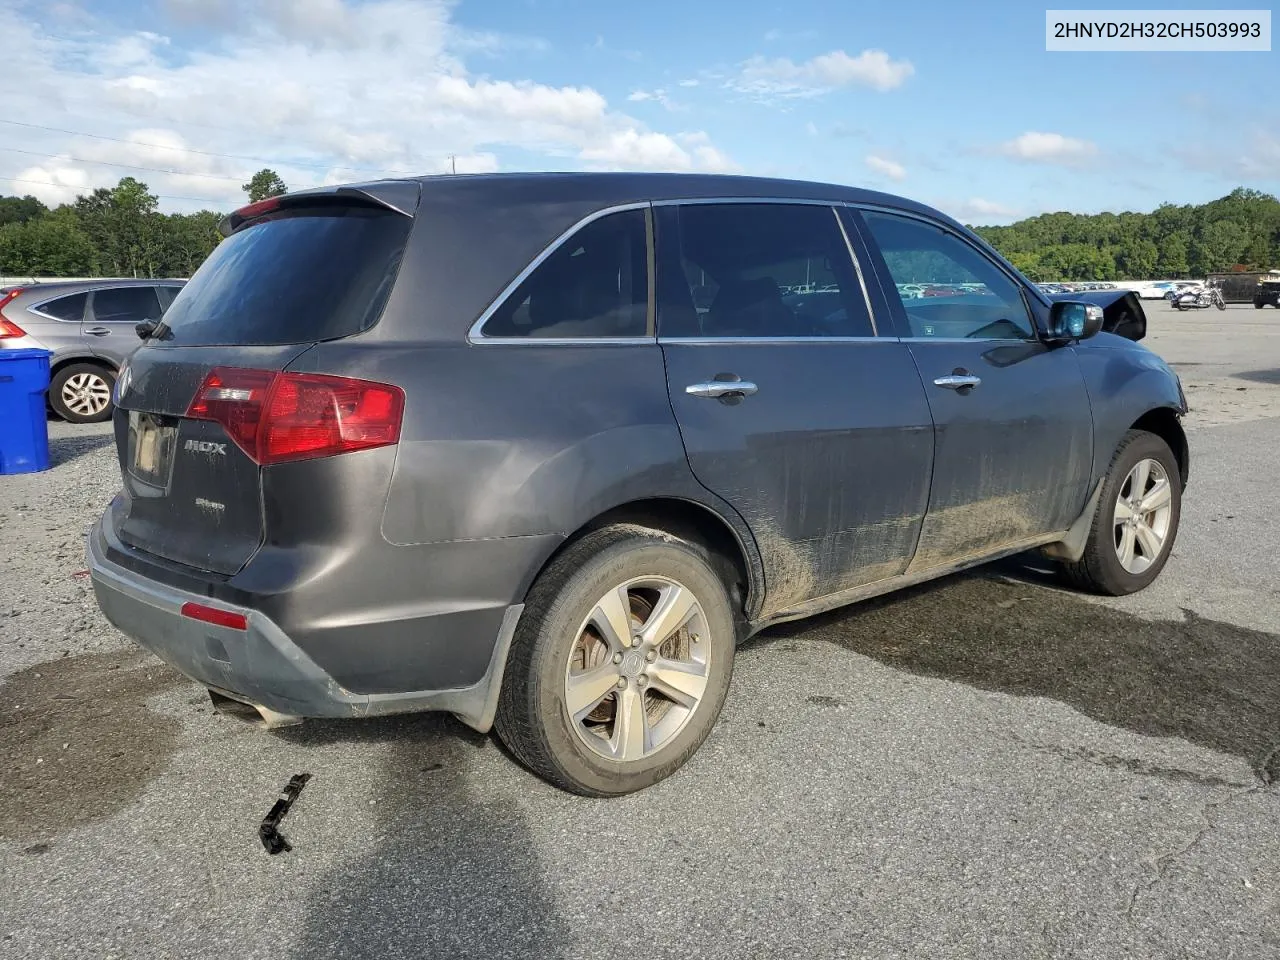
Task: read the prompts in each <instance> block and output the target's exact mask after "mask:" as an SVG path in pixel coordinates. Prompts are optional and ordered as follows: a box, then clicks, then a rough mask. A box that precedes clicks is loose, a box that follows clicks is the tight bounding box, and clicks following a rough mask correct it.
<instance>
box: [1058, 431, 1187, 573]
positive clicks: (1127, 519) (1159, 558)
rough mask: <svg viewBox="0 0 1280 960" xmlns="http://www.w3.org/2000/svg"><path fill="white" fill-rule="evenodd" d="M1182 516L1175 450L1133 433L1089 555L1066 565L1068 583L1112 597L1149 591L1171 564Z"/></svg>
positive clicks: (1109, 479)
mask: <svg viewBox="0 0 1280 960" xmlns="http://www.w3.org/2000/svg"><path fill="white" fill-rule="evenodd" d="M1144 467H1145V470H1144ZM1139 486H1140V487H1141V488H1142V489H1138V488H1139ZM1181 514H1182V475H1181V472H1180V471H1179V468H1178V461H1177V458H1176V457H1174V455H1173V451H1172V450H1170V449H1169V445H1168V444H1167V443H1165V442H1164V440H1163V439H1161V438H1160V437H1158V436H1156V435H1155V434H1154V433H1147V432H1146V431H1144V430H1130V431H1129V432H1128V433H1126V434H1125V436H1124V439H1123V440H1121V441H1120V446H1119V448H1118V449H1117V450H1116V452H1115V456H1114V457H1112V459H1111V466H1110V468H1109V469H1108V470H1107V476H1106V479H1105V480H1104V481H1103V484H1102V495H1101V497H1100V498H1099V500H1098V511H1097V513H1096V514H1095V515H1094V518H1093V526H1092V528H1091V529H1090V531H1089V539H1088V542H1087V545H1086V547H1085V552H1084V556H1082V557H1081V558H1080V559H1079V560H1078V561H1076V562H1074V563H1066V564H1064V565H1063V572H1064V574H1065V575H1066V578H1067V580H1068V581H1070V582H1071V583H1072V584H1073V585H1074V586H1076V587H1077V588H1079V589H1082V590H1087V591H1089V592H1091V593H1101V594H1105V595H1107V596H1111V597H1120V596H1124V595H1125V594H1129V593H1135V592H1136V591H1138V590H1141V589H1143V588H1144V587H1146V586H1147V585H1148V584H1150V583H1151V581H1153V580H1154V579H1155V578H1156V577H1158V576H1159V575H1160V571H1161V570H1163V569H1164V565H1165V563H1167V562H1168V560H1169V554H1170V553H1172V552H1173V543H1174V540H1175V539H1176V538H1177V535H1178V522H1179V519H1180V517H1181ZM1131 521H1132V522H1131Z"/></svg>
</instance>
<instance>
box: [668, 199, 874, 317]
mask: <svg viewBox="0 0 1280 960" xmlns="http://www.w3.org/2000/svg"><path fill="white" fill-rule="evenodd" d="M658 249H659V258H660V264H661V266H660V270H659V277H658V304H659V320H658V323H659V329H660V332H661V334H662V336H663V337H716V338H735V339H736V338H743V337H749V338H777V337H786V338H792V337H805V338H809V337H871V336H874V335H875V331H874V328H873V326H872V323H871V317H870V315H869V313H868V312H867V305H866V300H865V298H864V297H863V294H862V288H861V285H860V284H859V283H858V278H857V274H856V272H855V271H854V266H853V260H852V258H851V257H850V255H849V247H848V244H847V243H846V242H845V239H844V234H843V233H842V232H841V230H840V224H839V222H838V221H837V220H836V215H835V211H834V210H833V209H832V208H831V207H827V206H820V205H812V204H794V205H793V204H780V203H725V204H690V205H687V206H681V207H679V208H678V210H676V211H672V210H666V211H663V215H662V217H661V218H660V220H659V234H658Z"/></svg>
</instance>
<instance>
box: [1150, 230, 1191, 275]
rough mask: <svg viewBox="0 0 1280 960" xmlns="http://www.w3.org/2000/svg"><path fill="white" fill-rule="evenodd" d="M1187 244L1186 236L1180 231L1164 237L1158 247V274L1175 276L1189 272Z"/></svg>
mask: <svg viewBox="0 0 1280 960" xmlns="http://www.w3.org/2000/svg"><path fill="white" fill-rule="evenodd" d="M1187 245H1188V243H1187V236H1186V234H1184V233H1181V232H1179V233H1174V234H1171V235H1169V236H1168V237H1166V238H1165V241H1164V243H1163V244H1162V245H1161V248H1160V259H1159V261H1158V271H1157V275H1158V276H1161V277H1170V278H1177V277H1185V276H1186V275H1187V274H1188V273H1190V272H1191V266H1190V263H1189V261H1188V260H1187Z"/></svg>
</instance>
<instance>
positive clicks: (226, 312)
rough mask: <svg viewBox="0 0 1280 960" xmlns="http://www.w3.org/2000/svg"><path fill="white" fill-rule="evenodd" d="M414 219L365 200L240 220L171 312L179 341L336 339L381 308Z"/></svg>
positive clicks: (370, 320)
mask: <svg viewBox="0 0 1280 960" xmlns="http://www.w3.org/2000/svg"><path fill="white" fill-rule="evenodd" d="M412 225H413V220H412V219H411V218H410V217H406V216H404V215H402V214H399V213H394V212H392V211H388V210H384V209H379V208H372V207H363V206H350V207H345V206H342V207H338V206H324V207H314V208H305V209H302V210H298V209H287V210H284V211H281V212H279V213H276V214H272V215H271V216H269V217H266V218H264V219H262V220H258V221H256V222H254V223H252V224H250V225H249V226H246V227H242V228H241V229H239V230H237V231H236V232H235V233H233V234H232V235H231V236H229V237H227V238H226V239H225V240H223V241H222V242H221V243H220V244H218V246H217V247H215V248H214V250H213V253H212V254H210V255H209V258H208V259H207V260H205V262H204V263H203V264H201V265H200V269H199V270H197V271H196V272H195V274H194V275H193V276H192V277H191V279H190V281H188V282H187V284H186V286H184V287H183V288H182V291H181V292H180V293H179V294H178V296H177V298H176V299H175V300H174V301H173V305H172V306H170V307H169V309H168V311H167V312H166V313H165V315H164V326H165V328H166V330H167V333H165V334H164V335H163V339H164V340H165V341H166V342H168V343H173V344H192V345H215V344H217V345H231V346H267V345H274V344H286V343H308V342H313V341H316V340H332V339H336V338H339V337H347V336H351V335H352V334H355V333H359V332H361V331H363V330H367V329H368V328H369V327H371V326H373V324H375V323H376V322H377V320H378V318H379V317H380V316H381V315H382V309H383V307H384V306H385V305H386V301H387V297H388V296H389V295H390V293H391V287H392V285H393V284H394V283H395V278H396V273H397V272H398V270H399V267H400V259H401V257H402V255H403V253H404V247H405V243H406V241H407V240H408V237H409V230H410V227H411V226H412Z"/></svg>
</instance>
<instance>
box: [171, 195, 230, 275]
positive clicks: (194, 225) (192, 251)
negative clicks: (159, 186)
mask: <svg viewBox="0 0 1280 960" xmlns="http://www.w3.org/2000/svg"><path fill="white" fill-rule="evenodd" d="M221 219H222V215H221V214H219V213H214V212H213V211H212V210H201V211H200V212H199V213H189V214H181V213H175V214H172V215H171V216H169V217H166V218H165V233H166V243H165V252H166V257H165V260H164V264H163V266H162V268H161V273H162V274H163V275H164V276H167V277H189V276H191V274H193V273H195V272H196V269H197V268H198V267H199V266H200V264H201V263H203V262H204V258H205V257H207V256H208V255H209V254H210V253H211V252H212V251H213V248H214V247H216V246H217V245H218V242H219V241H220V240H221V239H222V236H221V235H220V234H219V233H218V222H219V221H220V220H221Z"/></svg>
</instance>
